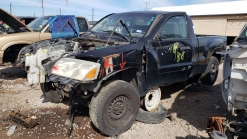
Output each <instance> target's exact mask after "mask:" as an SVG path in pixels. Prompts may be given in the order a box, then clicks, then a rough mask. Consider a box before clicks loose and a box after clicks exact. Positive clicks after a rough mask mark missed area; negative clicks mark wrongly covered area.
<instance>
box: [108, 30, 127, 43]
mask: <svg viewBox="0 0 247 139" xmlns="http://www.w3.org/2000/svg"><path fill="white" fill-rule="evenodd" d="M103 32H111V33H112V34H114V35H117V36H120V37H122V38H124V39H125V40H126V41H129V39H128V38H127V37H125V36H124V35H122V34H120V33H117V32H115V31H113V30H106V31H103ZM112 34H111V35H112ZM110 37H111V36H110Z"/></svg>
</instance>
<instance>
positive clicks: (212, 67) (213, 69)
mask: <svg viewBox="0 0 247 139" xmlns="http://www.w3.org/2000/svg"><path fill="white" fill-rule="evenodd" d="M218 70H219V60H218V59H217V58H216V57H215V56H212V57H211V59H210V61H209V62H208V66H207V69H206V71H205V75H204V76H203V77H202V78H201V82H202V83H203V84H206V85H213V84H214V83H215V81H216V79H217V76H218Z"/></svg>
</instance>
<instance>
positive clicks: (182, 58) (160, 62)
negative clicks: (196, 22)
mask: <svg viewBox="0 0 247 139" xmlns="http://www.w3.org/2000/svg"><path fill="white" fill-rule="evenodd" d="M165 21H166V22H165V23H164V24H163V25H162V27H161V29H160V30H159V31H158V32H157V34H156V36H155V39H153V41H151V42H150V44H149V45H150V47H149V50H147V74H146V79H147V84H149V86H150V87H151V86H160V85H162V84H171V83H175V82H180V81H185V80H187V79H188V78H189V76H190V73H191V65H192V46H191V44H192V41H191V39H190V38H189V37H188V36H189V35H188V31H187V30H188V29H187V21H186V17H185V16H183V15H177V16H172V17H170V18H169V19H168V20H166V19H165Z"/></svg>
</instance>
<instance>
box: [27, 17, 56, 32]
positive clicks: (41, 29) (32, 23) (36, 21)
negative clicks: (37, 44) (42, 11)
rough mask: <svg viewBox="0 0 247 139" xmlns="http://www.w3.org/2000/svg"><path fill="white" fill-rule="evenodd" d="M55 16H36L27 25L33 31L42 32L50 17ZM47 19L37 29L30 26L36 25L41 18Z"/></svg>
mask: <svg viewBox="0 0 247 139" xmlns="http://www.w3.org/2000/svg"><path fill="white" fill-rule="evenodd" d="M53 17H55V16H42V17H39V18H36V19H35V20H33V21H32V22H30V23H29V24H28V25H27V26H28V27H29V28H30V29H32V30H33V31H34V32H44V30H46V28H47V26H48V21H49V19H50V18H53ZM44 19H47V22H46V23H45V24H44V25H43V26H42V27H41V28H40V29H39V30H34V28H33V27H32V26H37V24H38V22H40V21H41V20H44Z"/></svg>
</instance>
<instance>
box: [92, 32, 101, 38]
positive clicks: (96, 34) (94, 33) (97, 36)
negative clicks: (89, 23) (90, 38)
mask: <svg viewBox="0 0 247 139" xmlns="http://www.w3.org/2000/svg"><path fill="white" fill-rule="evenodd" d="M90 32H92V33H93V35H95V36H96V38H99V35H98V33H97V32H95V31H92V30H90Z"/></svg>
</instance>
